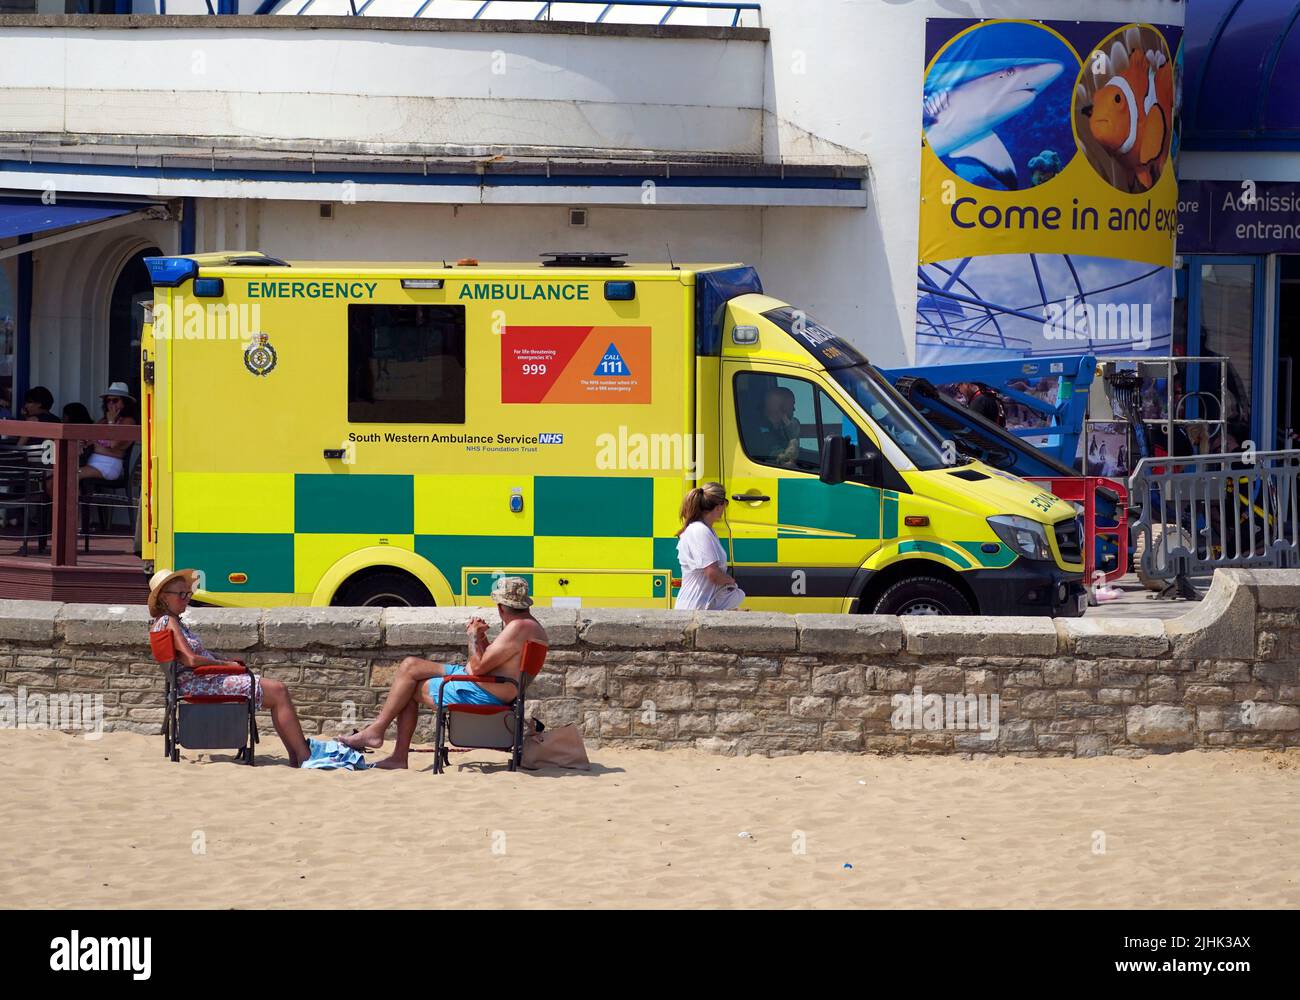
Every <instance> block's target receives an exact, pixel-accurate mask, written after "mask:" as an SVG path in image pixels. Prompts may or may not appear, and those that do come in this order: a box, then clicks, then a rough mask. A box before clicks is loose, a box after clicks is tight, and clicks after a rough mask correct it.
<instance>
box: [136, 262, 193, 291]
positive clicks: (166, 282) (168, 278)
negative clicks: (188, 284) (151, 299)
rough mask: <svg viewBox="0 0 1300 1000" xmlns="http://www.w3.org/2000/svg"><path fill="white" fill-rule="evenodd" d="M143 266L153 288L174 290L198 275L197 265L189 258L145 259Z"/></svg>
mask: <svg viewBox="0 0 1300 1000" xmlns="http://www.w3.org/2000/svg"><path fill="white" fill-rule="evenodd" d="M144 266H145V267H147V268H148V269H149V279H150V280H151V281H152V282H153V285H154V287H155V288H175V287H176V286H177V285H179V284H181V282H184V281H189V280H190V278H192V277H194V276H195V275H196V274H198V273H199V263H198V261H196V260H191V259H190V258H189V257H146V258H145V259H144Z"/></svg>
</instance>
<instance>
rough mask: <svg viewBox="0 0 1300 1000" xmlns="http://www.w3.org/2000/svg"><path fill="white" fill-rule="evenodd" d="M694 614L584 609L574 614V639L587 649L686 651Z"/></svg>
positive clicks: (686, 612) (648, 610) (639, 609)
mask: <svg viewBox="0 0 1300 1000" xmlns="http://www.w3.org/2000/svg"><path fill="white" fill-rule="evenodd" d="M694 624H695V615H694V613H693V612H690V611H667V610H657V609H656V610H650V609H646V608H588V609H584V610H582V611H579V612H578V636H579V638H580V639H581V640H582V641H583V643H585V644H587V645H590V646H621V647H624V648H641V647H648V646H653V647H657V648H678V649H681V648H686V647H687V646H689V645H690V637H691V631H692V627H693V626H694Z"/></svg>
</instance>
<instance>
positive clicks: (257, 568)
mask: <svg viewBox="0 0 1300 1000" xmlns="http://www.w3.org/2000/svg"><path fill="white" fill-rule="evenodd" d="M174 543H175V544H174V552H175V557H176V565H177V566H179V567H182V568H188V569H197V570H202V571H203V577H204V584H205V586H204V589H205V590H208V591H211V592H212V593H214V594H219V593H226V594H230V593H247V594H292V593H293V535H288V534H238V535H236V534H226V533H222V532H202V531H178V532H177V533H176V534H175V536H174ZM231 573H247V574H248V581H247V582H246V583H239V584H235V583H231V582H230V574H231Z"/></svg>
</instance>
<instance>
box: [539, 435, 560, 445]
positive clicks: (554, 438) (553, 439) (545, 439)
mask: <svg viewBox="0 0 1300 1000" xmlns="http://www.w3.org/2000/svg"><path fill="white" fill-rule="evenodd" d="M537 443H538V444H564V435H563V434H538V435H537Z"/></svg>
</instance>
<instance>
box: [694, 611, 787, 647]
mask: <svg viewBox="0 0 1300 1000" xmlns="http://www.w3.org/2000/svg"><path fill="white" fill-rule="evenodd" d="M694 631H695V648H696V649H725V650H756V649H757V650H766V651H770V652H784V651H793V650H794V649H795V648H796V646H797V644H798V633H797V632H796V631H795V622H794V616H793V615H783V614H779V613H777V612H769V611H697V612H695V630H694Z"/></svg>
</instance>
